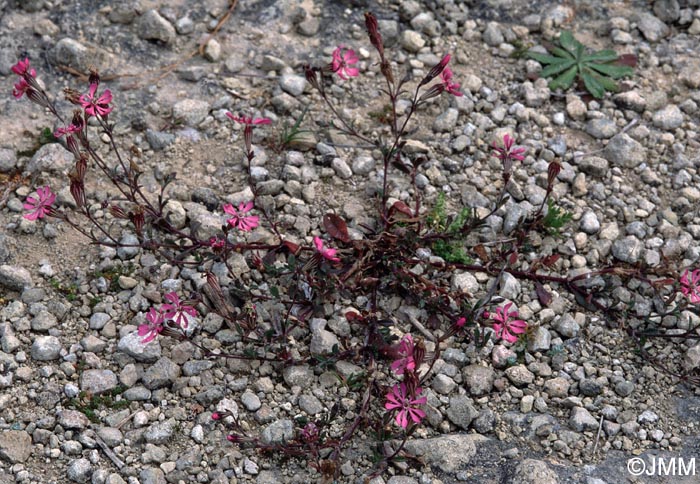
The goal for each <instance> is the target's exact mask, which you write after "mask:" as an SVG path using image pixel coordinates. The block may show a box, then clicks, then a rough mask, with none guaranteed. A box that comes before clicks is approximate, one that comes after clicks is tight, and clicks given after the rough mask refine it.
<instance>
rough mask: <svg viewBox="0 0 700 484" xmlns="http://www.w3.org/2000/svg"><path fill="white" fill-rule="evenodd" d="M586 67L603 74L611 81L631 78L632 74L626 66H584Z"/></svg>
mask: <svg viewBox="0 0 700 484" xmlns="http://www.w3.org/2000/svg"><path fill="white" fill-rule="evenodd" d="M586 66H587V67H590V68H591V69H595V70H596V71H598V72H600V73H601V74H604V75H606V76H609V77H612V78H613V79H619V78H621V77H626V76H631V75H632V74H634V69H632V68H631V67H628V66H618V65H615V64H594V63H590V64H586Z"/></svg>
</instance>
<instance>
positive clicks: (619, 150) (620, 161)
mask: <svg viewBox="0 0 700 484" xmlns="http://www.w3.org/2000/svg"><path fill="white" fill-rule="evenodd" d="M603 153H604V155H605V158H606V159H607V160H608V161H609V162H610V163H612V164H614V165H617V166H622V167H624V168H635V167H636V166H638V165H640V164H641V163H644V162H645V161H646V157H647V150H646V148H644V146H642V144H641V143H639V142H638V141H636V140H634V139H632V138H631V137H630V136H629V135H628V134H627V133H620V134H618V135H616V136H615V137H613V138H612V139H611V140H610V141H609V142H608V145H607V146H606V147H605V149H604V150H603Z"/></svg>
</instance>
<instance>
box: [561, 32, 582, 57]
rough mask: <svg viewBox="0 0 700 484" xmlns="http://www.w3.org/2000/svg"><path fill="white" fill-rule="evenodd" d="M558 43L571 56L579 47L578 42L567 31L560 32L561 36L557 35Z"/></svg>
mask: <svg viewBox="0 0 700 484" xmlns="http://www.w3.org/2000/svg"><path fill="white" fill-rule="evenodd" d="M559 43H560V44H561V46H562V47H564V48H565V49H566V50H568V51H569V52H571V53H572V54H574V53H575V52H576V48H577V46H578V45H580V42H579V41H578V40H576V38H575V37H574V35H573V34H572V33H571V32H570V31H569V30H562V32H561V34H559Z"/></svg>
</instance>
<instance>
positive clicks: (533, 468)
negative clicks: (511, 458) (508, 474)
mask: <svg viewBox="0 0 700 484" xmlns="http://www.w3.org/2000/svg"><path fill="white" fill-rule="evenodd" d="M511 482H517V483H519V484H558V483H559V478H558V477H557V473H556V472H554V471H553V470H552V469H550V468H549V466H548V465H547V463H546V462H543V461H541V460H535V459H525V460H524V461H522V462H521V463H520V464H518V466H517V467H516V468H515V472H514V474H513V477H512V480H511Z"/></svg>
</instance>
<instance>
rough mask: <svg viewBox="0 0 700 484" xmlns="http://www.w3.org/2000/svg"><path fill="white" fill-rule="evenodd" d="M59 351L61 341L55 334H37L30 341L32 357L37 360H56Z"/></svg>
mask: <svg viewBox="0 0 700 484" xmlns="http://www.w3.org/2000/svg"><path fill="white" fill-rule="evenodd" d="M60 352H61V341H60V340H59V339H58V338H57V337H55V336H37V338H36V339H35V340H34V343H32V359H34V360H37V361H52V360H57V359H58V358H59V356H60Z"/></svg>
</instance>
